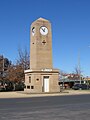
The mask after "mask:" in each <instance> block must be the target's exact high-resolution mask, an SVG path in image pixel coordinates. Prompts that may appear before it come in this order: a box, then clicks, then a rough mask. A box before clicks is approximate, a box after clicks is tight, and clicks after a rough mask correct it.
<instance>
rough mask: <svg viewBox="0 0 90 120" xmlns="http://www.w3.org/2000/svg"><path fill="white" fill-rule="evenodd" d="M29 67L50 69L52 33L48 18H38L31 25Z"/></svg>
mask: <svg viewBox="0 0 90 120" xmlns="http://www.w3.org/2000/svg"><path fill="white" fill-rule="evenodd" d="M30 32H31V33H30V34H31V36H30V37H31V42H30V68H31V69H39V70H41V69H45V68H48V69H52V34H51V24H50V22H49V21H48V20H45V19H43V18H39V19H38V20H36V21H35V22H33V23H32V25H31V30H30Z"/></svg>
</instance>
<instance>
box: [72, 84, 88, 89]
mask: <svg viewBox="0 0 90 120" xmlns="http://www.w3.org/2000/svg"><path fill="white" fill-rule="evenodd" d="M72 89H74V90H80V89H81V90H87V89H90V86H89V85H86V84H75V85H74V86H73V87H72Z"/></svg>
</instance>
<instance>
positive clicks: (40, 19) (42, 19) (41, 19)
mask: <svg viewBox="0 0 90 120" xmlns="http://www.w3.org/2000/svg"><path fill="white" fill-rule="evenodd" d="M37 20H39V21H48V20H46V19H44V18H41V17H40V18H38V19H37Z"/></svg>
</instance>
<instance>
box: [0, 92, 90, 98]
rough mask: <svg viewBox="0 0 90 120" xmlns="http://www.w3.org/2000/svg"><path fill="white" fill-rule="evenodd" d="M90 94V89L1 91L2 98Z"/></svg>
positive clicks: (0, 96)
mask: <svg viewBox="0 0 90 120" xmlns="http://www.w3.org/2000/svg"><path fill="white" fill-rule="evenodd" d="M82 94H90V90H63V91H62V92H60V93H39V94H35V93H25V92H24V91H18V92H0V99H1V98H29V97H44V96H65V95H82Z"/></svg>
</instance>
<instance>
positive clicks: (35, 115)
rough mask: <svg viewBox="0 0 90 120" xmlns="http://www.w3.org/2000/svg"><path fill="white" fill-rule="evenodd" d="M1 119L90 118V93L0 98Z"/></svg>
mask: <svg viewBox="0 0 90 120" xmlns="http://www.w3.org/2000/svg"><path fill="white" fill-rule="evenodd" d="M0 120H90V95H75V96H73V95H72V96H55V97H34V98H18V99H16V98H15V99H0Z"/></svg>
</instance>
